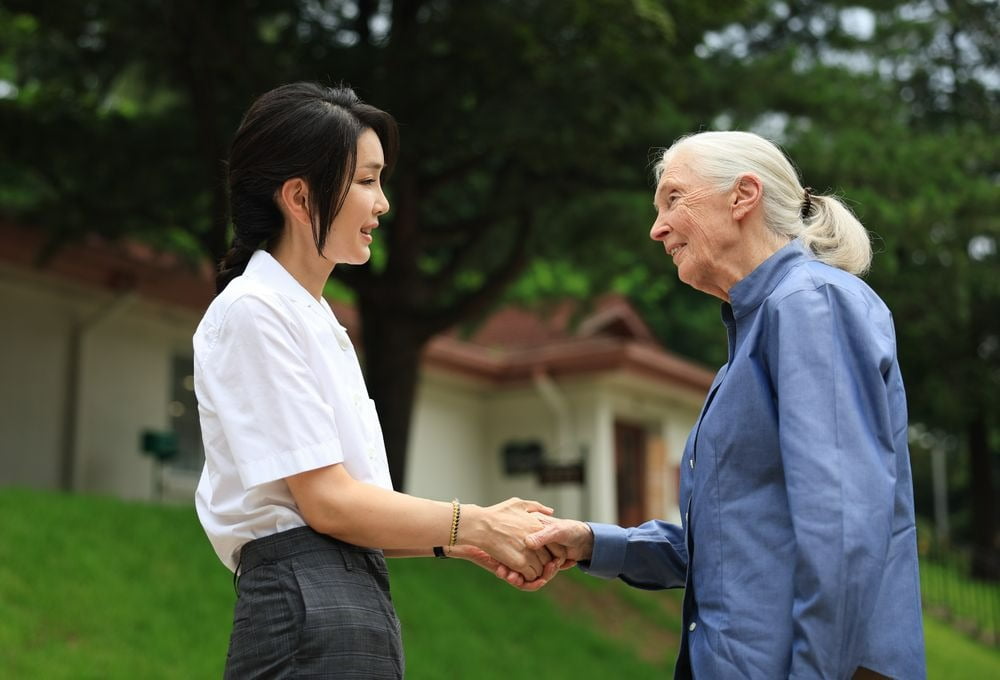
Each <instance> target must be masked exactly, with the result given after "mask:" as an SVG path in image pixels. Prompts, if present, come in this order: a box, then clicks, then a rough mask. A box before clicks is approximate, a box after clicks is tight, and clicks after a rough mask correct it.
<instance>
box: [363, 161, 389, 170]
mask: <svg viewBox="0 0 1000 680" xmlns="http://www.w3.org/2000/svg"><path fill="white" fill-rule="evenodd" d="M384 167H385V166H384V165H383V164H382V163H376V162H371V163H365V164H364V165H359V166H358V170H381V169H382V168H384Z"/></svg>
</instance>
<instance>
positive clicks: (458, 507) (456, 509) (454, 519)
mask: <svg viewBox="0 0 1000 680" xmlns="http://www.w3.org/2000/svg"><path fill="white" fill-rule="evenodd" d="M461 518H462V504H461V503H459V502H458V499H457V498H453V499H452V500H451V537H450V538H449V539H448V547H451V546H453V545H455V542H456V541H458V522H459V520H460V519H461Z"/></svg>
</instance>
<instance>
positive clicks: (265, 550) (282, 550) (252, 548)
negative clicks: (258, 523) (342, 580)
mask: <svg viewBox="0 0 1000 680" xmlns="http://www.w3.org/2000/svg"><path fill="white" fill-rule="evenodd" d="M324 551H326V552H335V553H338V554H340V555H341V556H342V557H343V560H344V566H345V567H347V568H348V569H351V568H352V567H355V568H359V569H365V568H367V567H368V565H369V564H370V561H369V560H370V558H371V557H378V558H380V559H381V558H382V557H383V555H382V551H381V550H378V549H375V548H362V547H360V546H357V545H352V544H350V543H345V542H344V541H340V540H337V539H336V538H333V537H332V536H327V535H326V534H321V533H319V532H317V531H315V530H313V529H312V528H311V527H308V526H303V527H297V528H295V529H289V530H288V531H281V532H278V533H276V534H271V535H270V536H264V537H263V538H257V539H254V540H252V541H249V542H248V543H246V544H244V546H243V548H242V549H241V550H240V559H239V567H238V568H237V570H236V571H237V573H242V572H247V571H249V570H251V569H253V568H254V567H258V566H260V565H262V564H273V563H275V562H280V561H281V560H283V559H286V558H289V557H294V556H296V555H303V554H306V553H314V552H324Z"/></svg>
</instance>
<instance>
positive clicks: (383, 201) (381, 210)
mask: <svg viewBox="0 0 1000 680" xmlns="http://www.w3.org/2000/svg"><path fill="white" fill-rule="evenodd" d="M372 212H374V214H375V216H376V217H379V216H381V215H385V214H386V213H387V212H389V199H388V198H386V197H385V192H384V191H383V190H382V187H379V190H378V198H376V199H375V206H374V210H373V211H372Z"/></svg>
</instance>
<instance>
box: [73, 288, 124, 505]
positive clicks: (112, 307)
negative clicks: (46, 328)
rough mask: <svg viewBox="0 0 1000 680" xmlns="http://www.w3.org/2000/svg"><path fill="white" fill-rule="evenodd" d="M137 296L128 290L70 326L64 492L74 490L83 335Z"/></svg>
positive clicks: (114, 315)
mask: <svg viewBox="0 0 1000 680" xmlns="http://www.w3.org/2000/svg"><path fill="white" fill-rule="evenodd" d="M138 298H139V295H138V294H137V293H136V292H135V291H134V290H128V291H126V292H124V293H121V294H119V295H118V296H117V297H115V298H113V299H112V300H111V301H109V302H108V303H107V304H105V305H103V306H101V307H100V308H98V309H97V311H95V312H94V313H93V314H91V315H90V316H88V317H86V318H83V319H77V320H76V321H74V322H73V324H72V325H71V326H70V330H69V343H68V348H67V350H68V357H67V365H66V406H65V409H64V411H63V446H62V460H60V466H59V486H60V488H61V489H63V490H64V491H74V490H75V489H76V484H77V479H76V465H77V461H78V459H79V454H80V442H79V432H80V401H81V397H82V393H83V387H82V377H83V352H84V348H85V345H86V340H87V337H88V336H89V335H90V333H91V332H92V331H93V330H94V329H95V328H96V327H97V326H99V325H100V324H102V323H105V322H107V321H109V320H111V319H113V318H114V317H116V316H118V315H119V314H121V313H122V312H124V311H125V310H127V309H128V308H129V307H131V306H132V305H133V304H134V303H135V301H136V300H137V299H138Z"/></svg>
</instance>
